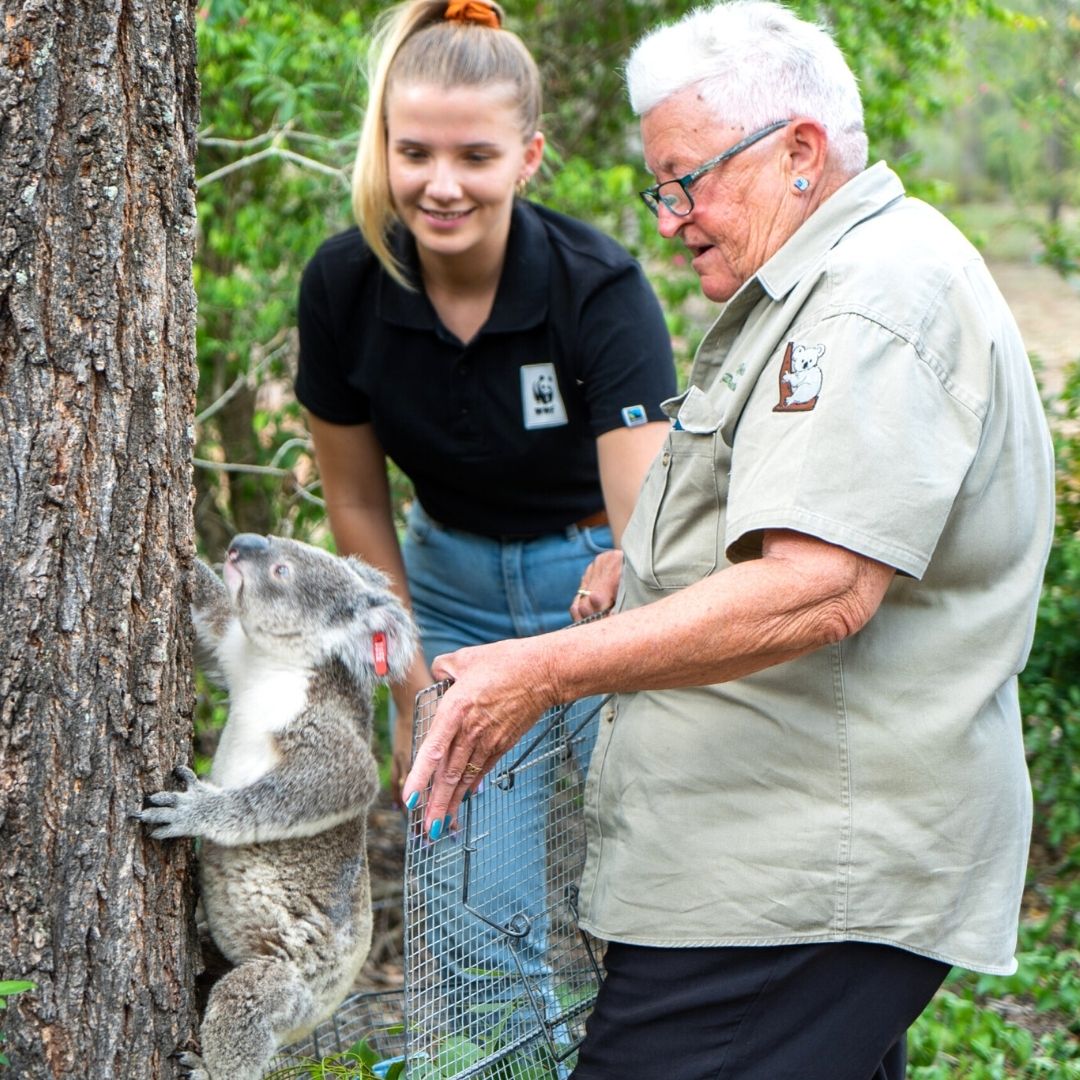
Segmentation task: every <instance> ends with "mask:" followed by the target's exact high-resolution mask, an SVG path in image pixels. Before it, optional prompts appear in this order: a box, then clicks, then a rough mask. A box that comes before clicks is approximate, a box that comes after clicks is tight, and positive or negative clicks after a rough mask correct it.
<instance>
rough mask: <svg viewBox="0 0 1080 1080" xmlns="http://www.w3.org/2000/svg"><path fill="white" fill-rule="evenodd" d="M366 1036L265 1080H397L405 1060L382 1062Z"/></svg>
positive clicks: (275, 1071) (274, 1072)
mask: <svg viewBox="0 0 1080 1080" xmlns="http://www.w3.org/2000/svg"><path fill="white" fill-rule="evenodd" d="M380 1062H382V1057H381V1055H379V1054H378V1053H376V1052H375V1050H373V1049H372V1047H371V1045H370V1043H368V1041H367V1039H358V1040H357V1041H356V1042H355V1043H353V1045H352V1046H350V1047H349V1048H348V1049H347V1050H343V1051H342V1052H341V1053H340V1054H332V1055H330V1056H329V1057H324V1058H322V1059H321V1060H319V1061H316V1060H315V1059H311V1060H308V1061H303V1062H301V1063H300V1064H298V1065H287V1066H285V1067H283V1068H281V1069H274V1070H273V1071H272V1072H269V1073H267V1074H266V1077H265V1080H400V1078H401V1077H402V1076H404V1073H405V1062H404V1060H395V1061H392V1062H390V1063H388V1064H387V1063H385V1062H384V1063H383V1066H384V1067H383V1068H381V1069H378V1070H376V1066H378V1065H379V1064H380Z"/></svg>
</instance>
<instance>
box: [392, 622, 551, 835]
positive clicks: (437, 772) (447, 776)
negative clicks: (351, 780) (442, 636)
mask: <svg viewBox="0 0 1080 1080" xmlns="http://www.w3.org/2000/svg"><path fill="white" fill-rule="evenodd" d="M549 637H551V635H542V636H540V637H534V638H526V639H523V640H512V641H497V642H495V643H494V644H491V645H480V646H476V647H473V648H468V649H459V650H458V651H457V652H454V653H449V654H447V655H445V656H439V657H437V658H436V660H435V663H434V664H433V665H432V672H433V674H434V675H435V677H436V678H437V679H452V680H453V685H452V686H451V687H450V688H449V689H448V690H447V691H446V693H445V694H443V696H442V697H441V698H440V699H439V705H438V708H437V709H436V712H435V718H434V720H433V721H432V725H431V728H430V730H429V731H428V734H427V736H426V737H425V739H424V741H423V743H421V745H420V748H419V749H418V751H417V753H416V760H415V761H414V762H413V766H412V769H411V771H410V772H409V775H408V776H407V777H406V778H405V784H404V800H405V804H406V806H408V808H409V809H410V810H411V809H414V808H415V807H416V806H417V805H418V803H419V802H420V799H421V798H422V797H424V796H423V793H424V792H425V791H427V796H426V803H425V806H424V831H425V833H427V835H428V836H429V837H430V838H431V839H432V840H437V839H438V838H439V837H440V836H441V835H442V834H443V833H444V832H445V831H446V828H447V826H448V824H449V822H450V821H451V820H452V819H453V818H454V816H455V815H456V814H457V810H458V807H459V806H460V804H461V800H462V799H463V798H464V796H465V793H466V792H467V791H470V790H471V789H473V788H475V787H476V785H477V783H478V782H479V781H480V780H481V778H482V777H483V776H485V775H486V774H487V773H488V772H490V771H491V769H492V768H493V767H494V765H495V763H496V762H497V761H498V760H499V758H500V757H502V755H503V754H505V753H506V751H507V750H509V749H510V747H512V746H513V745H514V744H515V743H516V742H517V741H518V739H519V738H521V736H522V735H523V734H524V733H525V732H526V731H528V729H529V728H530V727H532V725H533V724H534V723H536V721H537V720H538V719H539V718H540V716H541V715H542V714H543V712H544V710H545V709H548V708H550V707H551V706H552V705H555V704H558V693H557V691H556V688H555V685H554V682H553V680H552V679H551V678H550V675H549V672H548V665H547V663H546V657H547V656H548V650H549V646H548V644H547V643H546V639H547V638H549ZM429 785H430V788H429Z"/></svg>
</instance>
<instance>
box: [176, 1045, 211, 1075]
mask: <svg viewBox="0 0 1080 1080" xmlns="http://www.w3.org/2000/svg"><path fill="white" fill-rule="evenodd" d="M176 1060H177V1061H179V1062H180V1066H181V1068H183V1069H186V1070H187V1077H188V1080H210V1074H209V1073H208V1072H207V1071H206V1066H205V1065H204V1064H203V1059H202V1058H201V1057H199V1055H198V1054H193V1053H191V1052H190V1051H184V1053H182V1054H177V1055H176Z"/></svg>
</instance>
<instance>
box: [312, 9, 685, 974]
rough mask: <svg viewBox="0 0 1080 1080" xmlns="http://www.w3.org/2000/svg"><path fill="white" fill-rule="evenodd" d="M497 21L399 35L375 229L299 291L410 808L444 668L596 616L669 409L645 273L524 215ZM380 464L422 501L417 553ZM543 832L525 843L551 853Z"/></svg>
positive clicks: (520, 119)
mask: <svg viewBox="0 0 1080 1080" xmlns="http://www.w3.org/2000/svg"><path fill="white" fill-rule="evenodd" d="M502 21H503V14H502V10H501V8H500V7H499V6H498V5H497V4H494V3H487V2H485V0H468V2H464V3H463V2H457V0H454V2H451V3H447V2H446V0H410V2H407V3H404V4H399V5H397V6H395V7H393V8H391V9H389V10H388V11H387V12H385V13H384V15H383V17H382V18H381V20H380V24H379V26H378V28H377V32H376V35H375V38H374V41H373V53H372V69H371V77H370V82H369V85H370V88H371V94H370V101H369V105H368V110H367V114H366V117H365V121H364V127H363V131H362V133H361V137H360V144H359V148H358V153H357V159H356V169H355V175H354V185H353V207H354V211H355V216H356V219H357V223H358V226H359V228H353V229H350V230H349V231H347V232H345V233H342V234H340V235H338V236H334V237H332V238H331V239H329V240H328V241H326V242H325V243H324V244H323V245H322V247H321V248H320V249H319V250H318V252H317V253H316V254H315V257H314V258H313V259H312V260H311V262H310V264H309V265H308V267H307V269H306V271H305V273H304V276H303V281H302V284H301V291H300V366H299V374H298V378H297V383H296V391H297V396H298V398H299V400H300V401H301V403H302V404H303V405H304V406H305V408H306V409H307V411H308V419H309V424H310V430H311V433H312V437H313V439H314V443H315V450H316V456H317V458H318V464H319V469H320V473H321V476H322V481H323V489H324V494H325V497H326V504H327V511H328V514H329V519H330V526H331V529H332V531H333V534H334V538H335V540H336V542H337V547H338V550H339V552H341V553H343V554H344V553H356V554H359V555H361V556H363V558H365V559H366V560H367V561H369V562H371V563H374V564H375V565H377V566H380V567H382V568H383V569H385V570H386V571H387V572H388V573H389V574H390V575H391V577H392V579H393V581H394V582H395V588H396V589H397V591H398V592H399V594H400V595H401V597H402V598H403V599H404V600H405V601H406V602H407V603H408V604H410V606H411V608H412V610H413V612H414V614H415V616H416V619H417V622H418V624H419V627H420V631H421V635H422V639H423V655H422V656H418V657H417V659H416V662H415V663H414V665H413V668H412V670H411V672H410V674H409V677H408V679H407V680H406V681H405V682H404V683H403V684H402V685H400V686H399V687H397V688H396V690H395V693H394V702H395V705H396V723H395V733H394V777H395V790H396V785H397V782H398V781H400V779H401V778H403V777H404V776H405V774H406V773H407V772H408V763H409V758H410V754H411V742H412V733H411V728H410V721H411V717H412V707H413V700H414V698H415V695H416V693H417V692H418V691H419V690H420V689H422V688H423V687H425V686H427V685H429V684H431V683H432V682H433V681H434V680H433V678H432V676H431V673H430V664H431V662H432V660H433V659H434V657H435V656H437V655H439V654H441V653H446V652H451V651H453V650H455V649H458V648H460V647H462V646H464V645H472V644H481V643H485V642H489V641H495V640H499V639H502V638H506V637H516V636H525V635H531V634H535V633H539V632H543V631H547V630H552V629H556V628H558V627H560V626H563V625H565V624H566V623H567V622H569V614H568V609H569V607H570V605H571V603H573V602H574V601H575V595H577V605H576V607H575V612H576V613H578V614H581V613H584V612H587V611H588V610H589V597H588V596H587V595H586V594H587V593H588V590H587V589H584V588H583V586H582V575H583V574H584V572H585V570H586V567H587V566H588V565H589V564H590V563H591V562H592V560H593V559H594V558H595V557H596V556H597V555H598V554H600V553H602V552H605V551H607V550H609V549H611V548H612V546H613V544H617V543H618V540H619V537H620V535H621V533H622V529H623V527H624V526H625V524H626V522H627V520H628V518H629V515H630V511H631V508H632V506H633V503H634V500H635V498H636V496H637V491H638V487H639V485H640V483H641V480H642V477H643V476H644V473H645V470H646V467H647V466H648V464H649V462H650V460H651V459H652V457H653V456H654V455H655V453H656V451H657V449H658V447H659V446H660V444H661V442H662V441H663V438H664V435H665V432H666V430H667V428H668V422H667V420H666V419H665V418H664V416H663V413H662V412H661V411H660V409H659V403H660V401H661V400H663V399H665V398H667V397H670V396H671V395H672V394H674V392H675V376H674V371H673V365H672V358H671V347H670V340H669V337H668V334H667V330H666V327H665V324H664V320H663V317H662V315H661V312H660V308H659V304H658V303H657V301H656V298H655V297H654V295H653V293H652V292H651V290H650V288H649V285H648V283H647V282H646V280H645V277H644V275H643V274H642V272H641V269H640V267H639V266H638V265H637V263H636V262H635V261H634V260H633V259H632V258H631V257H630V256H629V255H628V254H627V253H626V252H625V251H624V250H623V249H622V248H621V247H619V246H618V245H617V244H616V243H614V242H613V241H612V240H610V239H609V238H608V237H606V236H604V235H602V234H601V233H599V232H597V231H596V230H595V229H593V228H591V227H589V226H587V225H584V224H582V223H581V222H579V221H575V220H573V219H571V218H568V217H566V216H564V215H561V214H558V213H555V212H554V211H551V210H548V209H546V208H543V207H540V206H537V205H535V204H532V203H529V202H527V201H524V200H523V199H521V198H519V197H517V196H518V194H519V193H520V192H521V191H522V190H523V188H524V186H525V185H526V184H527V182H528V181H529V179H530V178H531V177H532V176H533V174H534V173H535V172H536V170H537V169H538V168H539V167H540V161H541V157H542V155H543V151H544V136H543V135H542V134H541V132H540V131H539V129H538V128H539V121H540V110H541V92H540V77H539V73H538V71H537V68H536V64H535V62H534V60H533V58H532V57H531V55H530V54H529V52H528V50H527V49H526V48H525V46H524V45H523V44H522V42H521V41H520V39H519V38H518V37H516V36H515V35H514V34H512V33H510V32H509V31H507V30H505V29H503V28H502ZM387 457H390V458H392V459H393V460H394V461H395V462H396V464H397V465H398V467H399V468H400V469H401V470H402V471H403V472H404V473H405V474H406V475H407V476H408V477H409V479H410V480H411V481H412V484H413V487H414V489H415V493H416V499H415V501H414V502H413V503H412V506H411V510H410V513H409V521H408V530H407V535H406V537H405V540H404V544H403V545H402V546H400V547H399V543H398V538H397V534H396V531H395V528H394V522H393V517H392V513H391V496H390V489H389V484H388V480H387V472H386V459H387ZM579 589H580V590H581V591H580V592H578V590H579ZM537 812H538V813H539V812H541V810H540V808H539V807H538V810H537ZM541 821H542V819H541ZM448 828H449V822H437V823H435V825H434V826H433V827H432V835H433V837H434V838H437V837H438V835H440V834H441V833H444V832H445V831H447V830H448ZM531 831H532V833H533V834H534V835H533V837H532V839H531V840H528V841H526V840H523V839H521V838H518V839H515V840H513V841H512V842H513V843H514V844H517V843H519V841H520V843H526V842H527V843H532V844H538V843H542V839H543V829H542V827H541V826H538V828H536V829H532V830H531ZM507 842H508V843H510V842H511V841H510V840H509V839H508V841H507ZM540 865H541V866H542V860H541V862H540ZM536 887H538V886H536V885H535V884H534V886H533V888H534V889H535V888H536ZM523 888H526V891H527V886H523ZM450 948H451V947H450V946H448V949H450ZM495 962H496V963H499V961H498V959H496V961H495ZM484 963H485V965H490V964H491V963H492V958H491V957H490V956H489V957H487V958H486V959H485V961H484ZM507 963H508V964H509V963H510V962H509V960H507ZM472 966H476V965H472ZM510 966H512V964H511V965H510ZM462 967H463V968H469V967H470V963H469V961H468V959H466V960H465V962H464V963H463V964H462Z"/></svg>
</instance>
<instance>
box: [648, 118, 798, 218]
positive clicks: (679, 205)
mask: <svg viewBox="0 0 1080 1080" xmlns="http://www.w3.org/2000/svg"><path fill="white" fill-rule="evenodd" d="M790 123H791V121H790V120H777V121H776V122H775V123H772V124H769V125H768V127H763V128H761V129H760V130H758V131H755V132H752V133H751V134H750V135H747V136H746V138H745V139H740V140H739V142H737V143H736V144H735V145H734V146H732V147H729V148H728V149H727V150H725V151H724V152H723V153H722V154H720V155H719V156H718V157H714V158H710V159H709V160H708V161H706V162H705V164H704V165H702V166H700V167H699V168H697V169H695V170H694V171H693V172H691V173H687V174H686V175H685V176H680V177H679V178H678V179H677V180H665V181H664V182H663V183H662V184H656V185H655V186H653V187H651V188H647V189H646V190H645V191H641V192H639V193H638V194H639V195H641V198H642V201H643V202H644V203H645V205H646V206H647V207H648V208H649V209H650V210H651V211H652V212H653V213H654V214H655V215H656V216H657V217H659V216H660V204H661V203H663V204H664V209H666V210H667V212H668V213H669V214H674V215H675V216H676V217H686V215H687V214H689V213H690V211H691V210H693V209H694V199H693V197H692V196H691V194H690V185H691V184H692V183H693V182H694V181H695V180H698V179H700V178H701V177H702V176H704V175H705V174H706V173H707V172H708V171H709V170H710V169H715V168H716V166H717V165H723V163H724V162H725V161H727V160H728V159H729V158H733V157H734V156H735V155H736V154H739V153H742V151H743V150H745V149H746V148H747V147H748V146H753V145H754V143H756V142H758V141H759V140H761V139H764V138H765V136H766V135H771V134H772V133H773V132H774V131H779V130H780V129H781V128H782V127H784V126H786V125H787V124H790ZM665 188H667V191H665V190H664V189H665Z"/></svg>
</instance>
